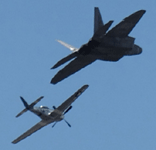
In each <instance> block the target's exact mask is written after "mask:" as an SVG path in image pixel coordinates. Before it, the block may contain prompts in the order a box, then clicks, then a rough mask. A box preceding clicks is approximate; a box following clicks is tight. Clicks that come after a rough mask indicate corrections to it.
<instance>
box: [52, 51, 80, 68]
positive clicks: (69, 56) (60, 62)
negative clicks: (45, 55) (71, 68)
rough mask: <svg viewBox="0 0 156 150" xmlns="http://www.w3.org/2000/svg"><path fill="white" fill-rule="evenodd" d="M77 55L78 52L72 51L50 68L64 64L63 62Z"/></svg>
mask: <svg viewBox="0 0 156 150" xmlns="http://www.w3.org/2000/svg"><path fill="white" fill-rule="evenodd" d="M77 55H78V53H77V52H74V53H72V54H70V55H68V56H67V57H64V58H63V59H61V60H60V61H58V62H57V63H56V64H55V65H54V66H53V67H52V68H51V69H55V68H57V67H59V66H61V65H62V64H64V63H66V62H68V61H69V60H71V59H73V58H75V57H76V56H77Z"/></svg>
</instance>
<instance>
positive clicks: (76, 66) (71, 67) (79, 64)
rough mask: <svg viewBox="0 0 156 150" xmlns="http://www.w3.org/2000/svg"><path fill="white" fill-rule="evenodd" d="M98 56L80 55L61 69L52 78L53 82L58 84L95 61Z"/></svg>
mask: <svg viewBox="0 0 156 150" xmlns="http://www.w3.org/2000/svg"><path fill="white" fill-rule="evenodd" d="M96 59H97V58H96V57H94V56H93V55H85V56H84V55H79V56H78V57H77V58H75V59H74V60H73V61H71V62H70V63H69V64H68V65H67V66H65V67H64V68H63V69H62V70H60V71H59V72H58V73H57V74H56V75H55V76H54V77H53V78H52V80H51V83H53V84H56V83H58V82H60V81H62V80H63V79H65V78H67V77H68V76H70V75H72V74H74V73H75V72H77V71H79V70H80V69H82V68H84V67H86V66H87V65H89V64H91V63H93V62H94V61H95V60H96Z"/></svg>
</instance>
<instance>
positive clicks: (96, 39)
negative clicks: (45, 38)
mask: <svg viewBox="0 0 156 150" xmlns="http://www.w3.org/2000/svg"><path fill="white" fill-rule="evenodd" d="M94 12H95V13H94V14H95V15H94V35H93V37H92V38H91V39H90V40H89V41H88V43H86V44H84V45H82V46H81V47H80V48H79V49H78V48H75V47H73V46H71V45H69V44H67V43H65V42H63V41H60V40H58V42H59V43H61V44H62V45H64V46H65V47H67V48H69V49H70V50H71V51H72V52H73V53H72V54H70V55H68V56H67V57H65V58H63V59H61V60H60V61H58V62H57V63H56V64H55V65H54V66H53V67H52V69H54V68H57V67H59V66H60V65H62V64H64V63H66V62H68V61H70V60H71V59H74V60H72V61H71V62H70V63H69V64H68V65H66V66H65V67H64V68H63V69H62V70H60V71H59V72H58V73H57V74H56V75H55V76H54V77H53V78H52V80H51V83H53V84H56V83H58V82H60V81H61V80H63V79H65V78H67V77H68V76H70V75H72V74H73V73H75V72H77V71H79V70H80V69H82V68H84V67H86V66H87V65H89V64H91V63H93V62H94V61H95V60H104V61H118V60H119V59H120V58H122V57H123V56H125V55H137V54H140V53H141V52H142V48H141V47H139V46H138V45H136V44H134V41H135V38H133V37H130V36H128V34H129V33H130V32H131V31H132V29H133V28H134V27H135V25H136V24H137V23H138V21H139V20H140V18H141V17H142V16H143V14H144V13H145V12H146V11H145V10H139V11H137V12H135V13H133V14H132V15H130V16H128V17H127V18H125V19H124V20H123V21H121V22H120V23H119V24H117V25H116V26H115V27H114V28H112V29H111V30H109V31H108V32H107V30H108V29H109V27H110V26H111V24H112V23H113V21H109V22H108V23H106V24H103V21H102V17H101V14H100V11H99V9H98V8H97V7H96V8H95V11H94Z"/></svg>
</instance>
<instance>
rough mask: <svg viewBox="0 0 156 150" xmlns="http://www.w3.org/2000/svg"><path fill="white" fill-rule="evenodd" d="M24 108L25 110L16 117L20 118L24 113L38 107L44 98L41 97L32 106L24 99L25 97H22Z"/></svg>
mask: <svg viewBox="0 0 156 150" xmlns="http://www.w3.org/2000/svg"><path fill="white" fill-rule="evenodd" d="M20 98H21V100H22V102H23V104H24V106H25V109H23V110H22V111H21V112H20V113H19V114H17V116H16V117H19V116H21V115H22V114H23V113H25V112H26V111H28V110H30V109H31V108H33V106H34V105H36V104H37V103H38V102H39V101H40V100H41V99H42V98H43V96H41V97H39V98H38V99H37V100H35V101H34V102H33V103H31V104H30V105H29V104H28V103H27V102H26V100H25V99H24V98H23V97H20Z"/></svg>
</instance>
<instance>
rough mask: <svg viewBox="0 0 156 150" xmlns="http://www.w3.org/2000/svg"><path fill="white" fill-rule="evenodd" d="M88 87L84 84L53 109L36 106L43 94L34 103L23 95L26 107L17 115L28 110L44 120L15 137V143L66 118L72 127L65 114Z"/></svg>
mask: <svg viewBox="0 0 156 150" xmlns="http://www.w3.org/2000/svg"><path fill="white" fill-rule="evenodd" d="M87 88H88V85H84V86H82V87H81V88H80V89H79V90H78V91H77V92H75V93H74V94H73V95H72V96H71V97H69V98H68V99H67V100H66V101H65V102H63V103H62V104H61V105H60V106H58V107H57V108H56V107H55V106H53V109H49V108H48V107H46V106H40V107H34V105H36V104H37V103H38V102H39V101H40V100H41V99H42V98H43V96H41V97H40V98H38V99H37V100H36V101H34V102H33V103H31V104H30V105H28V104H27V102H26V101H25V100H24V98H23V97H21V100H22V102H23V104H24V106H25V107H26V108H25V109H24V110H22V111H21V112H20V113H19V114H18V115H17V116H16V117H19V116H20V115H22V114H23V113H24V112H26V111H27V110H29V111H31V112H33V113H34V114H36V115H37V116H39V117H40V118H41V119H42V120H41V121H40V122H39V123H37V124H36V125H34V126H33V127H32V128H31V129H29V130H28V131H26V132H25V133H23V134H22V135H21V136H19V137H18V138H17V139H15V140H14V141H12V143H13V144H16V143H18V142H19V141H21V140H23V139H24V138H26V137H27V136H30V135H31V134H32V133H34V132H36V131H37V130H39V129H41V128H42V127H44V126H46V125H48V124H50V123H53V122H54V124H53V126H52V127H54V126H55V124H56V123H57V122H58V121H61V120H64V121H65V122H66V123H67V125H68V126H69V127H71V125H70V124H69V123H68V122H67V121H66V120H65V119H64V115H65V114H66V113H67V112H68V111H69V110H70V109H71V108H72V106H71V104H72V103H73V102H74V101H75V100H76V99H77V98H78V97H79V96H80V95H81V94H82V93H83V92H84V91H85V90H86V89H87Z"/></svg>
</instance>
